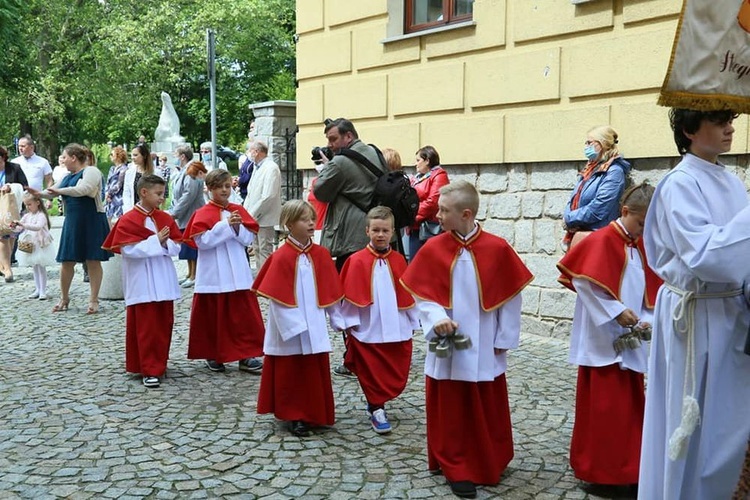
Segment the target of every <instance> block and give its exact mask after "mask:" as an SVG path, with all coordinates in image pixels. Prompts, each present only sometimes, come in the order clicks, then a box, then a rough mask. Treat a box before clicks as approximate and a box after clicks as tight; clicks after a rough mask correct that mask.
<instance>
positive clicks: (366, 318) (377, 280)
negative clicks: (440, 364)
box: [341, 259, 419, 344]
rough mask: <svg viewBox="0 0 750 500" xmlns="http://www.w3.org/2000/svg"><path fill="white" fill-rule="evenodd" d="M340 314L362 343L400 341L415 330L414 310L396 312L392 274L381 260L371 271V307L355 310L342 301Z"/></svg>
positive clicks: (417, 318) (408, 337) (415, 311)
mask: <svg viewBox="0 0 750 500" xmlns="http://www.w3.org/2000/svg"><path fill="white" fill-rule="evenodd" d="M341 315H342V317H343V319H344V323H345V324H346V326H348V327H351V330H350V332H351V334H352V335H353V336H354V337H355V338H356V339H357V340H359V341H360V342H364V343H365V344H383V343H387V342H404V341H406V340H409V339H411V338H412V334H413V333H414V330H416V329H418V328H419V315H418V313H417V309H416V307H412V308H411V309H404V310H399V309H398V303H397V301H396V288H395V285H394V284H393V275H392V274H391V271H390V269H389V267H388V264H387V262H386V261H384V260H383V259H377V262H376V263H375V267H374V268H373V270H372V304H371V305H369V306H367V307H357V306H355V305H354V304H352V303H351V302H349V301H347V300H344V301H342V305H341Z"/></svg>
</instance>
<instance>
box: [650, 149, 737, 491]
mask: <svg viewBox="0 0 750 500" xmlns="http://www.w3.org/2000/svg"><path fill="white" fill-rule="evenodd" d="M644 240H645V244H646V256H647V258H648V261H649V263H650V265H651V267H652V268H653V269H654V271H655V272H656V273H657V274H658V275H659V276H661V277H662V278H663V279H664V281H665V286H662V288H661V289H660V291H659V295H658V297H657V302H656V309H655V312H654V316H655V321H654V333H653V340H652V342H651V355H650V359H649V364H648V389H647V392H646V415H645V421H644V431H643V440H642V452H641V468H640V479H639V490H638V495H639V498H641V499H645V500H673V499H674V500H677V499H680V500H691V499H695V500H708V499H710V500H714V499H728V498H730V497H731V494H732V492H733V490H734V487H735V485H736V484H737V479H738V477H739V474H740V468H741V465H742V461H743V459H744V456H745V448H746V445H747V439H748V436H749V435H750V356H747V355H746V354H744V353H743V347H744V344H745V338H746V337H747V335H748V324H750V313H748V303H747V299H746V296H742V295H738V296H734V297H727V298H708V299H696V300H695V301H694V304H695V313H694V338H695V376H696V389H695V398H696V399H697V401H698V404H699V405H700V408H701V420H700V423H699V425H698V427H697V428H696V430H695V432H694V433H693V434H692V436H691V437H690V441H689V447H688V451H687V456H686V457H685V458H680V459H677V460H675V461H672V460H670V459H669V457H668V447H669V444H668V441H669V438H670V436H672V433H673V432H674V430H675V428H676V427H677V426H678V425H679V423H680V414H681V406H682V400H683V388H684V382H685V361H686V340H685V334H683V333H678V331H677V329H676V328H675V325H674V322H673V319H672V317H673V313H674V312H675V308H677V307H678V305H679V302H680V299H681V295H680V294H679V293H675V292H674V291H672V290H670V289H669V287H668V286H667V284H671V285H672V286H674V287H676V288H678V289H680V290H687V291H692V292H694V293H697V294H708V293H718V292H727V291H731V290H739V289H742V288H743V287H744V286H745V284H746V283H747V282H748V276H750V259H748V256H750V206H748V197H747V192H746V190H745V186H744V185H743V183H742V182H741V181H740V180H739V179H738V178H737V177H736V176H734V175H733V174H731V173H730V172H727V170H726V168H725V167H724V166H722V165H716V164H712V163H708V162H706V161H704V160H701V159H699V158H697V157H696V156H693V155H691V154H688V155H685V157H684V158H683V160H682V162H681V163H680V164H679V165H678V166H677V167H675V168H674V169H673V170H672V171H671V172H670V173H669V174H667V176H666V177H665V178H664V179H663V180H662V181H661V182H660V183H659V185H658V186H657V189H656V193H655V194H654V198H653V200H652V201H651V205H650V208H649V211H648V214H647V217H646V227H645V234H644ZM687 311H689V309H688V310H686V314H689V313H688V312H687ZM678 312H679V311H678Z"/></svg>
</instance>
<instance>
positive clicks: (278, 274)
mask: <svg viewBox="0 0 750 500" xmlns="http://www.w3.org/2000/svg"><path fill="white" fill-rule="evenodd" d="M303 253H304V254H307V258H308V259H310V262H311V264H312V266H313V269H314V272H315V290H316V291H317V299H318V307H320V308H321V309H322V308H326V307H328V306H331V305H333V304H335V303H336V302H338V301H340V300H341V298H342V297H343V296H344V293H343V291H342V289H341V280H340V279H339V274H338V273H337V272H336V266H335V265H334V263H333V260H332V259H331V254H330V253H328V250H326V249H325V248H323V247H322V246H320V245H316V244H315V243H312V244H311V245H309V246H308V247H307V248H304V249H302V248H300V247H298V246H297V245H295V244H294V243H292V242H291V241H287V242H286V243H285V244H283V245H281V246H279V249H278V250H276V251H275V252H274V253H272V254H271V256H270V257H268V259H266V262H265V264H263V267H262V268H261V269H260V271H259V272H258V275H257V276H256V277H255V281H254V282H253V287H252V290H253V291H254V292H256V293H257V294H258V295H262V296H264V297H268V298H269V299H272V300H275V301H276V302H278V303H279V304H283V305H285V306H287V307H297V297H296V296H295V291H296V289H297V285H296V283H297V281H296V280H297V259H298V258H299V256H300V255H301V254H303Z"/></svg>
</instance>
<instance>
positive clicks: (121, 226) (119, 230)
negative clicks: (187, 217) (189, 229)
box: [102, 205, 182, 253]
mask: <svg viewBox="0 0 750 500" xmlns="http://www.w3.org/2000/svg"><path fill="white" fill-rule="evenodd" d="M147 217H151V218H152V219H153V220H154V223H155V224H156V231H157V232H159V231H160V230H161V229H162V228H164V227H168V228H169V239H171V240H173V241H175V242H180V241H182V233H181V232H180V230H179V229H178V228H177V224H176V223H175V221H174V219H173V218H172V216H171V215H169V214H168V213H166V212H162V211H161V210H152V211H151V212H150V213H149V212H146V211H145V210H144V209H143V208H141V206H140V205H136V206H135V208H134V209H133V210H130V211H129V212H127V213H126V214H124V215H123V216H122V217H120V218H119V219H118V220H117V222H115V225H114V226H113V227H112V229H111V230H110V232H109V235H107V238H106V239H105V240H104V243H102V248H103V249H104V250H108V251H110V252H114V253H120V248H122V247H124V246H125V245H134V244H136V243H140V242H141V241H143V240H145V239H148V238H149V237H150V236H153V235H154V232H153V231H151V230H150V229H148V228H147V227H146V218H147Z"/></svg>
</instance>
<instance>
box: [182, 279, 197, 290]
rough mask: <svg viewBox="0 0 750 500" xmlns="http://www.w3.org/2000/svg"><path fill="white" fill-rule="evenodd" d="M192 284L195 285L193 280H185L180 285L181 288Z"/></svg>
mask: <svg viewBox="0 0 750 500" xmlns="http://www.w3.org/2000/svg"><path fill="white" fill-rule="evenodd" d="M193 285H195V280H185V281H183V282H182V285H180V286H182V288H190V287H191V286H193Z"/></svg>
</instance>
